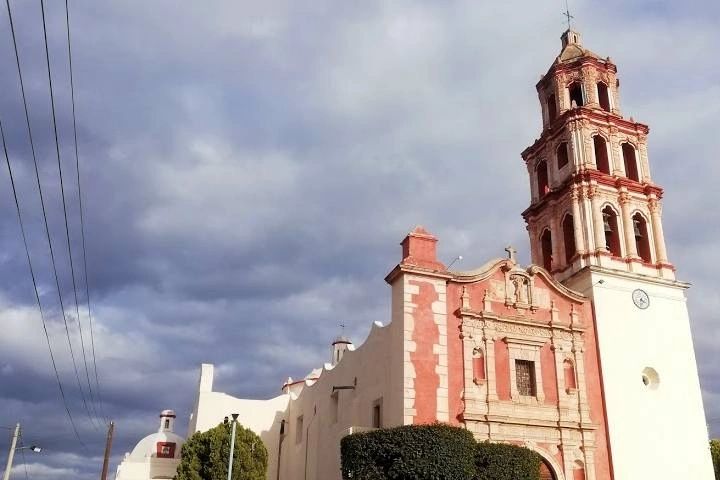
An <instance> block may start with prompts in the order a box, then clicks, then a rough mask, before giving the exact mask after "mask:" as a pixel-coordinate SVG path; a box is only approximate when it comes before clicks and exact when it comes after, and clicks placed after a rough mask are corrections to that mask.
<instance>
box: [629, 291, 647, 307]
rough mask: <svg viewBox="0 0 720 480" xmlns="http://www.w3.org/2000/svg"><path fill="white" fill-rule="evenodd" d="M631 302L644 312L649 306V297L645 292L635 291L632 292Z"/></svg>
mask: <svg viewBox="0 0 720 480" xmlns="http://www.w3.org/2000/svg"><path fill="white" fill-rule="evenodd" d="M632 300H633V303H634V304H635V306H636V307H637V308H639V309H641V310H645V309H646V308H648V307H649V306H650V297H649V296H648V294H647V292H646V291H645V290H641V289H639V288H638V289H636V290H634V291H633V292H632Z"/></svg>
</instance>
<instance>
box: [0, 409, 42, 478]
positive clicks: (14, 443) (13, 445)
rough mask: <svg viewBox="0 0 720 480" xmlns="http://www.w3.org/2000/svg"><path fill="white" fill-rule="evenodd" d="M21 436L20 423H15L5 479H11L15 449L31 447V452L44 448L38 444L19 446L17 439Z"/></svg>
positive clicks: (37, 451) (38, 451)
mask: <svg viewBox="0 0 720 480" xmlns="http://www.w3.org/2000/svg"><path fill="white" fill-rule="evenodd" d="M19 436H20V424H19V423H18V424H16V425H15V431H14V432H13V438H12V441H11V442H10V451H9V452H8V459H7V465H6V466H5V473H4V474H3V480H9V479H10V470H12V465H13V459H14V458H15V450H25V449H26V448H27V449H29V450H30V451H31V452H35V453H40V452H41V451H42V448H40V447H38V446H37V445H30V446H29V447H18V446H17V440H18V437H19Z"/></svg>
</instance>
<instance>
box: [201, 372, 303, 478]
mask: <svg viewBox="0 0 720 480" xmlns="http://www.w3.org/2000/svg"><path fill="white" fill-rule="evenodd" d="M212 384H213V366H212V365H210V364H203V365H202V367H201V376H200V385H199V389H198V390H199V391H198V398H197V403H196V405H195V410H194V412H193V414H192V417H191V418H190V425H189V428H188V436H187V438H188V440H189V439H190V437H191V436H192V434H193V433H195V432H204V431H207V430H209V429H211V428H214V427H216V426H218V425H219V424H220V423H222V422H223V419H224V418H225V417H230V416H231V414H233V413H237V414H238V415H239V416H238V422H240V424H241V425H242V426H243V427H245V428H249V429H250V430H252V431H253V432H254V433H255V434H257V435H258V436H259V437H260V438H261V439H262V441H263V443H264V444H265V448H266V449H267V452H268V476H267V478H268V479H275V478H276V476H277V454H278V449H277V447H278V442H279V439H280V424H281V421H282V419H283V418H285V417H284V416H285V411H286V409H287V405H288V402H289V400H290V395H289V394H283V395H280V396H278V397H275V398H271V399H269V400H247V399H241V398H235V397H233V396H230V395H227V394H225V393H221V392H213V391H212Z"/></svg>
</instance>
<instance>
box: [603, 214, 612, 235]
mask: <svg viewBox="0 0 720 480" xmlns="http://www.w3.org/2000/svg"><path fill="white" fill-rule="evenodd" d="M603 230H605V233H612V231H613V230H612V227H611V226H610V215H608V214H607V213H604V214H603Z"/></svg>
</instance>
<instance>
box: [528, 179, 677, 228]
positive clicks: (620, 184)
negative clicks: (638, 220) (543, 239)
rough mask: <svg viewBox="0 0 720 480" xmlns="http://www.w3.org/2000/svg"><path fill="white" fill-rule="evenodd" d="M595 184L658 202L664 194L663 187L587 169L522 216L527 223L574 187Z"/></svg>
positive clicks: (551, 192) (543, 198)
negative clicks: (653, 198)
mask: <svg viewBox="0 0 720 480" xmlns="http://www.w3.org/2000/svg"><path fill="white" fill-rule="evenodd" d="M593 183H594V184H597V185H601V186H606V187H610V188H612V189H615V190H617V191H618V192H620V191H621V190H627V191H628V192H632V193H638V194H642V195H646V196H647V197H655V198H656V199H658V200H659V199H661V198H662V197H663V194H664V190H663V189H662V187H660V186H659V185H655V184H654V183H643V182H637V181H635V180H631V179H629V178H627V177H620V176H613V175H608V174H607V173H603V172H601V171H599V170H595V169H587V170H583V171H581V172H577V173H575V174H573V176H572V177H570V178H568V179H567V180H566V181H565V182H564V183H563V184H562V185H560V187H558V188H555V189H553V190H551V191H550V192H549V193H547V194H546V195H545V196H543V197H542V198H541V199H540V200H538V201H537V202H535V203H534V204H532V205H530V206H529V207H528V208H526V209H525V211H523V212H522V216H523V218H524V219H525V221H529V220H530V219H532V218H533V217H534V216H535V215H536V214H538V213H539V212H540V211H542V210H543V209H545V207H546V206H547V205H549V204H552V203H554V202H558V201H560V200H562V199H563V198H567V197H568V195H569V193H570V190H572V188H573V187H579V186H582V185H590V184H593Z"/></svg>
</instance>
